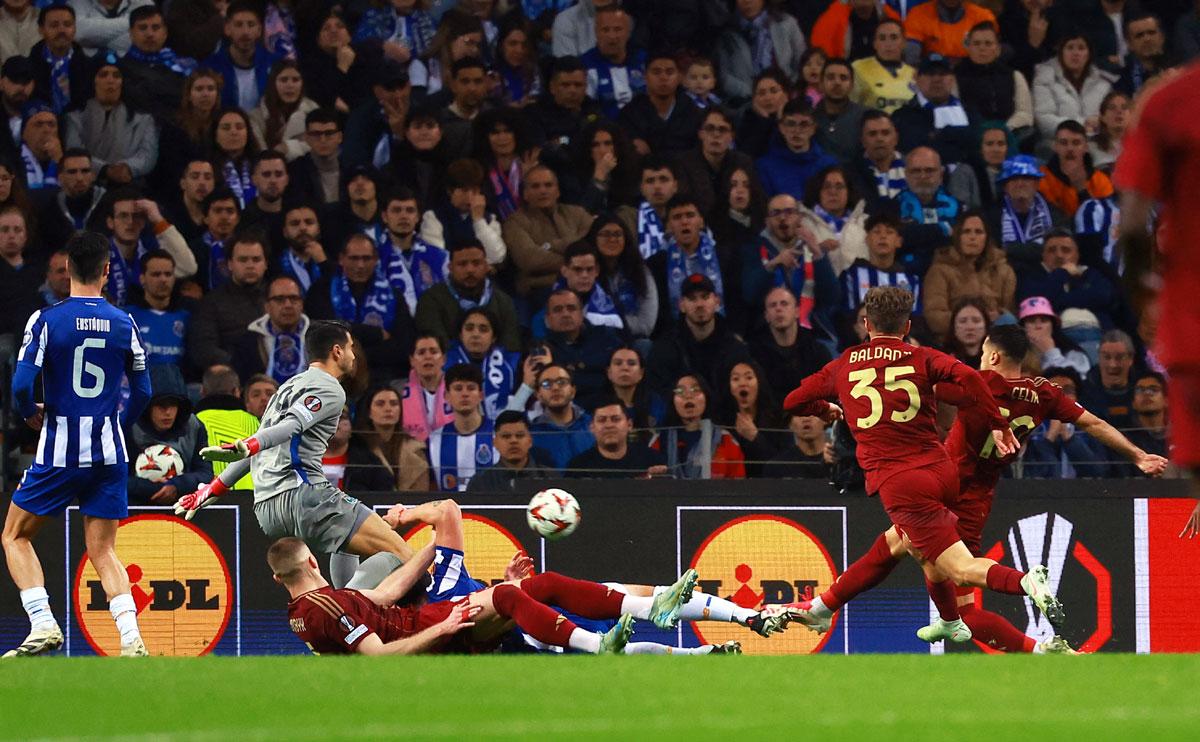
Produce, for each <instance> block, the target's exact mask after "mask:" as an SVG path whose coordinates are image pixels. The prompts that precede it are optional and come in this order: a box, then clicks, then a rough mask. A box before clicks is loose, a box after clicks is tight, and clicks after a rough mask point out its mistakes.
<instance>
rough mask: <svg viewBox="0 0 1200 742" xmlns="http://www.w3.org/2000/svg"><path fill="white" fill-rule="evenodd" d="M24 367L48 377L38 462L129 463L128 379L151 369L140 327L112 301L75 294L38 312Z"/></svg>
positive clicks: (25, 342) (25, 344) (23, 353)
mask: <svg viewBox="0 0 1200 742" xmlns="http://www.w3.org/2000/svg"><path fill="white" fill-rule="evenodd" d="M17 363H18V366H25V367H27V368H29V367H31V368H32V369H33V370H34V371H40V372H41V375H42V391H43V398H44V399H45V418H44V420H43V423H42V433H41V438H40V439H39V440H38V447H37V454H36V456H35V458H34V461H35V462H36V463H38V464H43V465H45V466H56V467H69V468H74V467H88V466H93V465H100V464H118V463H121V464H123V463H126V462H128V460H129V459H128V458H127V454H126V452H125V437H124V435H123V434H122V433H121V421H120V417H119V414H118V412H119V407H120V402H121V379H122V377H123V376H125V375H127V374H128V375H129V377H130V383H131V385H132V383H133V378H134V376H135V375H139V374H145V373H146V351H145V348H144V347H143V346H142V339H141V336H140V335H139V334H138V329H137V325H136V324H134V322H133V320H132V319H131V318H130V317H129V314H128V313H126V312H125V311H124V310H121V309H118V308H116V307H114V306H113V305H111V304H109V303H108V302H107V301H106V300H104V299H99V298H89V297H78V296H73V297H70V298H68V299H64V300H63V301H60V302H59V303H57V304H55V305H54V306H52V307H48V308H46V309H42V310H40V311H37V312H34V313H33V316H32V317H30V318H29V323H28V324H27V325H26V326H25V336H24V338H22V341H21V350H20V352H19V354H18V356H17Z"/></svg>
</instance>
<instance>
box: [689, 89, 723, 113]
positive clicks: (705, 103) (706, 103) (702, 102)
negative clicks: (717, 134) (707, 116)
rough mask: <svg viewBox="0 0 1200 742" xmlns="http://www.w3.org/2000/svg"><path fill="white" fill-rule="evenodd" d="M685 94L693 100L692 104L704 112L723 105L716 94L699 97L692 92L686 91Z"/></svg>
mask: <svg viewBox="0 0 1200 742" xmlns="http://www.w3.org/2000/svg"><path fill="white" fill-rule="evenodd" d="M683 92H684V93H686V94H687V97H688V98H691V99H692V103H695V104H696V108H699V109H700V110H702V111H703V110H705V109H706V108H709V107H711V106H719V105H721V99H720V98H718V97H717V95H716V94H715V93H708V94H707V95H698V94H696V93H693V92H692V91H690V90H685V91H683Z"/></svg>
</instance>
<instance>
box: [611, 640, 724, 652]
mask: <svg viewBox="0 0 1200 742" xmlns="http://www.w3.org/2000/svg"><path fill="white" fill-rule="evenodd" d="M712 651H713V647H712V645H711V644H706V645H704V646H702V647H672V646H669V645H667V644H659V643H657V642H629V643H628V644H626V645H625V654H708V653H710V652H712Z"/></svg>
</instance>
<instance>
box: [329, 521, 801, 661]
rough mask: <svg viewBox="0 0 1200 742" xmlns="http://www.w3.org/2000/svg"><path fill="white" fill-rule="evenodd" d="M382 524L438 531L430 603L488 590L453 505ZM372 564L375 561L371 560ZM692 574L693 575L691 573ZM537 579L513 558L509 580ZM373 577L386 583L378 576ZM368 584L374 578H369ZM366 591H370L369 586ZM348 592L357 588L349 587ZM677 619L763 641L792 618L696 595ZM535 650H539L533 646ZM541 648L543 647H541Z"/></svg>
mask: <svg viewBox="0 0 1200 742" xmlns="http://www.w3.org/2000/svg"><path fill="white" fill-rule="evenodd" d="M383 519H384V520H385V521H386V522H387V523H388V524H389V525H391V526H392V527H394V528H397V529H400V528H406V527H411V526H415V525H422V524H424V525H429V526H432V527H433V528H434V531H435V536H434V559H433V579H432V580H431V581H430V583H429V587H428V590H427V599H428V600H429V602H431V603H437V602H441V601H444V600H455V599H459V598H461V597H463V596H465V595H468V594H470V593H472V592H476V591H479V590H482V589H484V588H485V587H486V585H484V584H483V583H482V582H479V581H478V580H476V579H474V578H473V577H471V575H470V574H469V573H468V572H467V568H466V564H465V563H464V560H465V555H464V546H465V544H464V541H463V529H462V511H461V510H460V509H459V507H458V503H456V502H454V501H453V500H438V501H434V502H428V503H424V504H422V505H416V506H414V507H411V508H406V507H404V506H403V505H396V506H393V507H392V509H391V510H389V511H388V513H387V515H385V516H383ZM372 559H374V558H372ZM371 567H373V564H372V560H367V562H364V568H363V569H362V570H360V574H368V573H369V572H370V571H371ZM689 573H691V571H690V570H689ZM532 574H533V560H532V559H530V558H529V557H528V556H527V555H525V554H524V553H520V554H518V555H517V556H515V557H514V558H513V561H512V563H511V564H510V565H509V570H508V572H507V573H506V575H505V578H506V579H509V580H519V579H522V578H525V577H528V576H530V575H532ZM373 577H378V578H382V575H379V574H378V573H376V574H375V575H373ZM368 579H370V578H368ZM604 584H605V585H606V586H607V587H610V588H612V589H614V590H617V591H618V592H621V593H625V594H627V595H632V596H637V597H644V598H651V599H654V600H673V596H672V595H670V594H671V593H672V592H673V591H677V590H679V589H680V588H679V585H678V584H676V585H659V586H653V585H628V584H618V583H612V582H606V583H604ZM364 586H367V587H370V585H369V584H364ZM347 587H359V585H358V584H355V582H353V581H352V582H351V583H350V584H349V585H347ZM663 596H665V597H663ZM568 617H569V618H571V619H572V620H573V621H575V623H576V624H577V625H579V626H581V627H583V628H590V629H592V630H593V631H596V632H598V633H603V632H605V631H608V630H609V629H611V628H612V623H611V620H610V621H598V620H593V619H585V618H582V617H579V616H574V615H572V616H568ZM679 619H680V620H683V621H723V622H728V623H738V624H741V625H742V626H745V627H747V628H748V629H750V630H751V631H754V632H755V633H757V634H758V635H760V636H763V637H769V636H771V635H772V634H776V633H779V632H782V631H784V630H785V629H786V628H787V625H788V623H789V621H791V613H790V612H789V611H788V610H787V609H786V608H785V607H784V606H782V605H775V606H767V607H765V608H763V609H762V610H754V609H751V608H742V607H741V606H739V605H737V604H735V603H732V602H730V601H728V600H724V599H722V598H718V597H716V596H713V595H704V594H702V593H693V594H692V597H691V599H690V600H687V601H685V602H684V603H683V605H682V606H681V607H680V609H679ZM535 646H536V645H535ZM538 648H541V647H538ZM625 653H626V654H740V653H741V645H740V644H738V643H737V642H727V643H726V644H722V645H711V644H709V645H704V646H701V647H682V648H681V647H670V646H667V645H665V644H658V643H656V642H631V643H630V644H629V645H628V646H627V647H626V648H625Z"/></svg>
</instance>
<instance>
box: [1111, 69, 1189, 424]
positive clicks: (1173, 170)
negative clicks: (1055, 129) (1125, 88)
mask: <svg viewBox="0 0 1200 742" xmlns="http://www.w3.org/2000/svg"><path fill="white" fill-rule="evenodd" d="M1198 91H1200V64H1193V65H1191V66H1190V67H1188V68H1187V69H1185V70H1184V71H1183V72H1182V73H1181V74H1179V75H1178V76H1176V77H1175V78H1174V79H1172V80H1171V81H1170V82H1167V83H1165V84H1163V85H1162V87H1160V88H1158V89H1157V90H1155V91H1154V92H1152V93H1150V94H1149V97H1148V98H1147V99H1146V100H1145V103H1144V105H1143V107H1142V110H1141V112H1140V113H1139V114H1137V117H1136V121H1134V123H1133V127H1132V129H1131V130H1130V131H1128V132H1127V133H1126V134H1125V138H1124V140H1123V141H1122V144H1121V147H1122V150H1121V156H1120V157H1119V158H1118V159H1117V167H1116V171H1115V172H1114V174H1113V181H1114V182H1115V184H1116V186H1117V188H1118V189H1119V190H1121V191H1136V192H1138V193H1141V194H1142V195H1144V196H1147V197H1149V198H1152V199H1154V200H1155V201H1158V202H1159V203H1160V204H1161V206H1162V210H1161V212H1160V215H1161V228H1160V229H1159V231H1158V246H1159V251H1160V252H1161V253H1162V261H1161V264H1160V266H1159V268H1160V271H1161V273H1162V277H1163V290H1162V295H1161V297H1160V301H1161V303H1162V318H1163V321H1162V322H1161V323H1160V324H1159V325H1158V337H1157V338H1156V343H1157V349H1158V354H1159V358H1161V359H1162V361H1163V363H1165V364H1167V366H1168V367H1190V368H1196V367H1197V366H1200V343H1198V342H1196V337H1197V336H1198V335H1200V302H1198V301H1196V292H1197V291H1200V259H1198V257H1197V252H1196V235H1197V234H1200V189H1198V188H1196V175H1197V173H1200V94H1198ZM1193 414H1194V413H1193Z"/></svg>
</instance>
